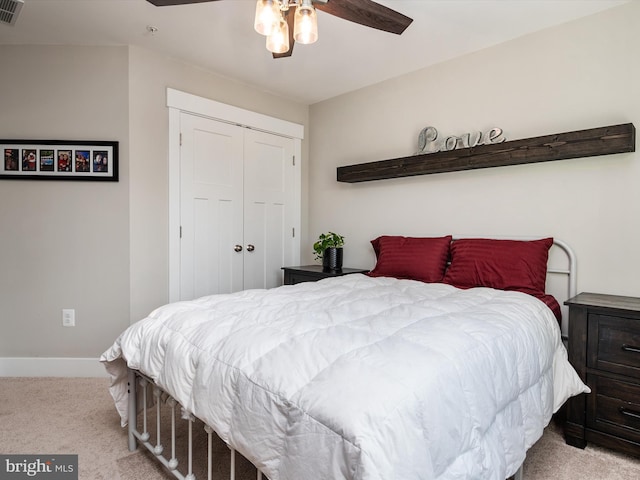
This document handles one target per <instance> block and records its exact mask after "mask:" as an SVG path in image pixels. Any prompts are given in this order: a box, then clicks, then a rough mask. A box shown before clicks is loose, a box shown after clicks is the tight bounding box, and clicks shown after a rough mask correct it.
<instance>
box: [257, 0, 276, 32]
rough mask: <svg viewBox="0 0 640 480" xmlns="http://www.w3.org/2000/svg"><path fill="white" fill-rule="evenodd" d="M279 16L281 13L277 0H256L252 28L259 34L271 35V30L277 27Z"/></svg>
mask: <svg viewBox="0 0 640 480" xmlns="http://www.w3.org/2000/svg"><path fill="white" fill-rule="evenodd" d="M281 18H282V14H281V13H280V6H279V5H278V2H277V1H275V0H258V3H256V17H255V20H254V22H253V28H255V30H256V32H258V33H259V34H260V35H271V32H272V31H273V30H274V29H275V28H277V26H278V23H279V22H280V19H281Z"/></svg>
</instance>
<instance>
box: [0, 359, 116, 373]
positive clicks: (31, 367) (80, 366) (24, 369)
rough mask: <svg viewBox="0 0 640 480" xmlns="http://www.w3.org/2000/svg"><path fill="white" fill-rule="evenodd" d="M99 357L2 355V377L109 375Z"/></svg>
mask: <svg viewBox="0 0 640 480" xmlns="http://www.w3.org/2000/svg"><path fill="white" fill-rule="evenodd" d="M107 376H108V374H107V372H106V370H105V369H104V366H103V365H102V364H101V363H100V361H99V360H98V359H97V358H40V357H13V358H10V357H0V377H107Z"/></svg>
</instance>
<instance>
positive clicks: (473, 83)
mask: <svg viewBox="0 0 640 480" xmlns="http://www.w3.org/2000/svg"><path fill="white" fill-rule="evenodd" d="M639 19H640V2H632V3H631V4H627V5H624V6H621V7H618V8H615V9H612V10H609V11H606V12H604V13H601V14H598V15H595V16H592V17H587V18H584V19H582V20H578V21H575V22H572V23H569V24H565V25H563V26H560V27H557V28H553V29H549V30H545V31H542V32H539V33H536V34H532V35H529V36H526V37H523V38H520V39H516V40H514V41H511V42H508V43H505V44H502V45H498V46H495V47H492V48H488V49H486V50H483V51H480V52H477V53H474V54H471V55H468V56H465V57H463V58H459V59H455V60H452V61H448V62H446V63H442V64H439V65H437V66H434V67H432V68H428V69H424V70H421V71H418V72H415V73H412V74H409V75H405V76H402V77H399V78H395V79H393V80H390V81H387V82H384V83H381V84H378V85H374V86H371V87H368V88H365V89H362V90H359V91H357V92H354V93H351V94H348V95H344V96H341V97H337V98H334V99H331V100H328V101H325V102H322V103H318V104H315V105H313V106H312V107H311V114H310V115H311V116H310V119H311V125H312V129H311V137H310V145H311V151H310V156H311V161H312V163H311V167H310V178H311V179H312V181H311V183H310V192H309V203H310V206H311V208H310V211H309V225H310V229H309V235H310V237H311V238H314V237H315V236H317V235H318V234H319V233H320V232H322V231H325V230H334V231H337V232H339V233H342V234H344V235H345V236H346V240H347V243H346V247H345V265H346V266H352V267H372V266H373V264H374V255H373V251H372V249H371V247H370V245H369V240H370V239H372V238H375V237H376V236H378V235H380V234H401V235H416V236H420V235H423V236H430V235H441V234H447V233H454V234H470V235H514V234H515V235H552V236H556V237H558V238H560V239H562V240H565V241H566V242H568V243H569V244H570V245H571V246H573V248H574V249H575V251H576V254H577V257H578V289H579V290H581V291H594V292H603V293H615V294H622V295H640V282H639V281H638V272H639V271H640V248H638V245H640V222H639V220H638V219H640V188H638V185H640V158H639V156H640V155H639V154H638V153H632V154H619V155H610V156H605V157H592V158H585V159H576V160H564V161H557V162H550V163H540V164H534V165H526V166H512V167H502V168H491V169H484V170H474V171H467V172H454V173H446V174H437V175H427V176H421V177H413V178H404V179H395V180H381V181H375V182H365V183H361V184H343V183H338V182H336V167H337V166H340V165H350V164H354V163H361V162H369V161H375V160H384V159H389V158H396V157H402V156H407V155H411V154H412V153H414V152H415V150H416V148H417V138H418V133H419V132H420V130H421V129H422V128H423V127H426V126H429V125H432V126H435V127H436V128H437V129H438V130H439V132H441V134H442V135H454V134H462V133H464V132H467V131H470V130H476V129H480V130H485V129H488V128H491V127H494V126H499V127H502V128H503V129H504V130H505V132H506V135H507V137H508V139H511V140H515V139H519V138H529V137H534V136H538V135H545V134H552V133H560V132H567V131H573V130H579V129H583V128H592V127H600V126H605V125H612V124H618V123H627V122H632V123H634V124H635V125H636V127H640V62H639V61H638V52H639V51H640V29H638V20H639ZM425 48H431V47H427V46H425ZM434 48H437V46H434ZM307 250H309V249H307ZM306 253H307V255H308V256H307V260H311V254H310V252H306Z"/></svg>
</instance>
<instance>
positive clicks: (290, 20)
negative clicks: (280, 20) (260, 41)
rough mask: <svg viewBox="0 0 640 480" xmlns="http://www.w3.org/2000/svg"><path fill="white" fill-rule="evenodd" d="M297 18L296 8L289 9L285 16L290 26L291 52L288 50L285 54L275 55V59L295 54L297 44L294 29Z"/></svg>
mask: <svg viewBox="0 0 640 480" xmlns="http://www.w3.org/2000/svg"><path fill="white" fill-rule="evenodd" d="M295 17H296V7H293V6H292V7H290V8H289V10H287V13H286V14H285V18H286V20H287V25H288V26H289V50H287V51H286V52H284V53H274V54H273V58H283V57H290V56H291V54H292V53H293V45H294V44H295V43H296V41H295V40H294V39H293V27H294V23H295Z"/></svg>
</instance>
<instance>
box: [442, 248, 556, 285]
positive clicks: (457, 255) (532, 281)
mask: <svg viewBox="0 0 640 480" xmlns="http://www.w3.org/2000/svg"><path fill="white" fill-rule="evenodd" d="M551 245H553V238H544V239H541V240H530V241H524V240H495V239H486V238H465V239H460V240H455V241H454V242H453V243H452V244H451V265H450V266H449V268H448V270H447V273H446V275H445V276H444V280H443V282H444V283H448V284H450V285H453V286H455V287H459V288H471V287H491V288H497V289H500V290H517V291H520V292H524V293H528V294H530V295H544V293H545V282H546V277H547V260H548V258H549V248H551Z"/></svg>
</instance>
